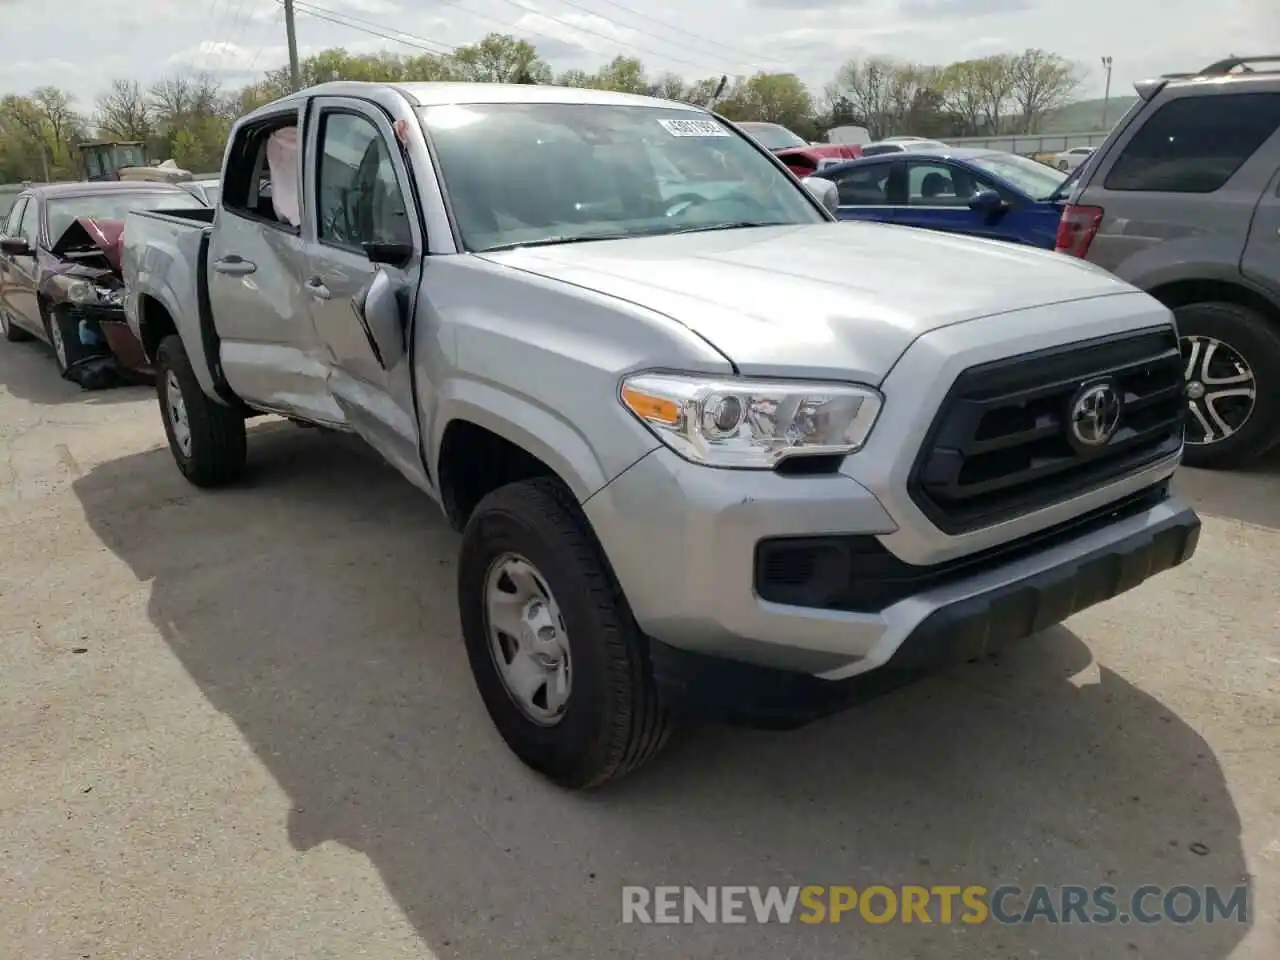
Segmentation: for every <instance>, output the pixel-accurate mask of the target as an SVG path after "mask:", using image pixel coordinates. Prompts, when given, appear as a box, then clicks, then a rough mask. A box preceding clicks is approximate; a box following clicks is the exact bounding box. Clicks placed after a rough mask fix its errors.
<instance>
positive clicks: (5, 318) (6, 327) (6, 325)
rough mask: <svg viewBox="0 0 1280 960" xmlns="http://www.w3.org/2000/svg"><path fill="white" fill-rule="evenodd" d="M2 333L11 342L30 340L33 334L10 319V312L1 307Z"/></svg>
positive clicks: (0, 331)
mask: <svg viewBox="0 0 1280 960" xmlns="http://www.w3.org/2000/svg"><path fill="white" fill-rule="evenodd" d="M0 334H4V338H5V340H7V341H8V342H9V343H18V342H20V341H22V340H30V339H31V334H29V333H27V331H25V330H23V329H22V328H21V327H19V326H17V325H16V324H15V323H14V322H13V321H12V320H10V319H9V314H8V313H6V312H5V309H4V308H3V307H0Z"/></svg>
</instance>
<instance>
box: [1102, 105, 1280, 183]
mask: <svg viewBox="0 0 1280 960" xmlns="http://www.w3.org/2000/svg"><path fill="white" fill-rule="evenodd" d="M1277 129H1280V93H1265V92H1264V93H1252V92H1248V93H1243V92H1242V93H1230V94H1218V95H1209V96H1194V95H1192V96H1183V97H1178V98H1176V99H1173V100H1170V101H1169V102H1167V103H1165V104H1163V105H1161V106H1160V107H1158V108H1157V109H1156V111H1155V112H1154V113H1153V114H1152V115H1151V116H1150V117H1149V118H1148V119H1147V121H1146V123H1144V124H1143V125H1142V126H1141V127H1140V128H1139V129H1138V131H1137V132H1136V133H1135V134H1134V135H1133V137H1132V138H1131V139H1130V140H1129V142H1128V143H1127V144H1125V146H1124V149H1123V150H1122V151H1121V153H1120V155H1119V156H1118V157H1117V158H1116V160H1115V162H1114V163H1113V164H1112V165H1111V169H1110V170H1109V171H1108V172H1107V175H1106V178H1105V180H1104V181H1103V188H1104V189H1106V190H1115V191H1128V192H1139V191H1145V192H1161V193H1213V192H1214V191H1216V190H1219V189H1221V188H1222V187H1223V186H1225V185H1226V183H1227V181H1229V180H1230V179H1231V178H1232V177H1233V176H1234V175H1235V173H1236V171H1237V170H1239V169H1240V167H1242V166H1243V165H1244V164H1245V163H1246V162H1247V161H1248V160H1249V158H1250V157H1252V156H1253V155H1254V153H1255V152H1257V150H1258V148H1259V147H1261V146H1262V145H1263V144H1264V143H1265V142H1266V141H1267V140H1268V139H1270V138H1271V137H1272V136H1273V135H1274V134H1275V133H1276V131H1277Z"/></svg>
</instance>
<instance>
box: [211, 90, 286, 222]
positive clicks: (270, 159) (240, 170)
mask: <svg viewBox="0 0 1280 960" xmlns="http://www.w3.org/2000/svg"><path fill="white" fill-rule="evenodd" d="M297 145H298V127H297V117H296V115H294V114H292V113H291V114H289V115H288V116H287V117H282V118H280V119H279V120H268V121H266V122H264V123H262V124H261V125H258V126H253V127H242V128H241V129H240V130H238V131H237V132H236V138H235V141H234V142H233V143H232V145H231V152H230V154H229V155H228V157H227V165H226V172H225V174H224V175H223V194H222V206H223V208H224V209H226V210H229V211H232V212H234V213H237V214H239V215H241V216H247V217H251V218H252V219H254V220H259V221H261V222H263V223H266V224H268V225H272V226H276V227H279V228H281V229H284V230H288V231H290V232H297V230H298V221H299V219H300V217H299V206H300V205H299V199H300V193H299V187H298V165H297V149H298V146H297Z"/></svg>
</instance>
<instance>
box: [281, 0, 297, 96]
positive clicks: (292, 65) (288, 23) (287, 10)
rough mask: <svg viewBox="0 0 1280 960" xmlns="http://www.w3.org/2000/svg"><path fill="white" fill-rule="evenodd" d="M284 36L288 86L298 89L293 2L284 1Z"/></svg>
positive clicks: (289, 0)
mask: <svg viewBox="0 0 1280 960" xmlns="http://www.w3.org/2000/svg"><path fill="white" fill-rule="evenodd" d="M284 34H285V37H286V39H287V40H288V42H289V86H290V87H291V88H292V89H293V90H297V89H298V34H297V32H296V31H295V30H294V28H293V0H284Z"/></svg>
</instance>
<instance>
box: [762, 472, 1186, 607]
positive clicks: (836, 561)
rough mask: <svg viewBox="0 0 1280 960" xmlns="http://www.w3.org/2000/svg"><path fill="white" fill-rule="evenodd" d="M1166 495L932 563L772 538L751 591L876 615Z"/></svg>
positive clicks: (849, 542)
mask: <svg viewBox="0 0 1280 960" xmlns="http://www.w3.org/2000/svg"><path fill="white" fill-rule="evenodd" d="M1168 497H1169V483H1168V481H1167V480H1166V481H1162V482H1160V483H1158V484H1156V485H1154V486H1152V487H1148V488H1147V489H1145V490H1140V491H1139V492H1137V493H1134V494H1131V495H1129V496H1127V497H1124V498H1123V499H1121V500H1117V501H1115V502H1114V503H1109V504H1107V505H1106V506H1105V507H1099V508H1098V509H1096V510H1091V511H1090V512H1088V513H1084V514H1081V515H1080V516H1078V517H1072V518H1071V519H1070V520H1067V521H1064V522H1063V523H1060V524H1057V525H1056V526H1053V527H1049V528H1048V529H1046V530H1039V531H1037V532H1036V533H1033V534H1028V535H1027V536H1025V537H1022V538H1020V539H1018V540H1013V541H1010V542H1009V543H1003V544H1000V545H999V546H998V547H992V548H990V549H988V550H982V551H980V552H978V553H973V554H970V555H969V556H967V557H960V558H958V559H955V560H948V561H946V562H945V563H937V564H932V565H930V566H916V565H914V564H910V563H907V562H906V561H904V560H899V559H898V558H897V557H895V556H894V555H893V554H892V553H890V552H889V551H888V550H887V549H886V548H885V547H884V545H883V544H881V543H880V541H879V540H878V539H877V538H876V537H874V536H863V535H828V536H820V537H771V538H769V539H767V540H761V541H760V542H759V543H757V544H756V556H755V589H756V593H757V594H758V595H759V597H760V599H762V600H768V601H771V602H773V603H785V604H787V605H789V606H795V607H817V608H820V609H825V610H846V611H851V612H855V613H877V612H879V611H881V610H883V609H884V608H885V607H888V606H890V605H891V604H894V603H897V602H898V601H900V600H904V599H906V598H907V597H913V596H916V595H917V594H920V593H923V592H924V591H926V590H932V589H935V588H937V587H941V586H945V585H946V584H948V583H954V582H956V581H958V580H963V579H965V578H967V577H973V576H976V575H977V574H979V573H982V572H983V571H985V570H991V569H994V568H996V567H1000V566H1005V565H1008V564H1011V563H1016V562H1017V561H1018V560H1021V559H1025V558H1027V557H1031V556H1035V555H1037V554H1040V553H1043V552H1044V551H1046V550H1049V549H1051V548H1052V547H1055V546H1057V545H1059V544H1062V543H1066V542H1068V541H1070V540H1074V539H1077V538H1079V537H1083V536H1085V535H1086V534H1089V533H1092V532H1093V531H1095V530H1101V529H1103V528H1105V527H1109V526H1112V525H1114V524H1116V523H1118V522H1120V521H1121V520H1124V519H1126V518H1128V517H1134V516H1137V515H1138V514H1140V513H1143V512H1144V511H1147V510H1150V509H1151V508H1152V507H1155V506H1157V505H1158V504H1160V503H1162V502H1164V501H1165V500H1166V499H1168Z"/></svg>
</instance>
